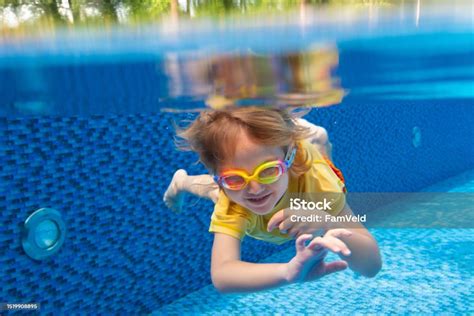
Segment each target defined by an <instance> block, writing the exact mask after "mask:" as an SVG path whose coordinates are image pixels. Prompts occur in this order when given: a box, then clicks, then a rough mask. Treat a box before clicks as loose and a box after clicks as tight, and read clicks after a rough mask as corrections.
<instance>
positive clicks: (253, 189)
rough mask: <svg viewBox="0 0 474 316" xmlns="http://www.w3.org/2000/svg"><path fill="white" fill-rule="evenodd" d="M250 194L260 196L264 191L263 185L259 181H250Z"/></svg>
mask: <svg viewBox="0 0 474 316" xmlns="http://www.w3.org/2000/svg"><path fill="white" fill-rule="evenodd" d="M247 190H248V192H249V193H251V194H259V193H260V192H262V191H263V190H264V188H263V185H262V184H261V183H259V182H257V181H254V180H250V182H249V184H248V189H247Z"/></svg>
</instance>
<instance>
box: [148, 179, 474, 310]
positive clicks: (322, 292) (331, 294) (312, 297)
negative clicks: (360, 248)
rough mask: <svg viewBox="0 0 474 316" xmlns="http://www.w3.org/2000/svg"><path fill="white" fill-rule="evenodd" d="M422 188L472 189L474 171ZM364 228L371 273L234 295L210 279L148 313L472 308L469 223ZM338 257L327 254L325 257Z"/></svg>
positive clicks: (473, 255) (284, 257) (281, 258)
mask: <svg viewBox="0 0 474 316" xmlns="http://www.w3.org/2000/svg"><path fill="white" fill-rule="evenodd" d="M424 191H437V192H474V170H471V171H468V172H465V173H463V174H461V175H459V176H456V177H454V178H451V179H448V180H446V181H443V182H441V183H438V184H435V185H433V186H431V187H430V188H427V189H425V190H424ZM411 211H412V210H411ZM471 227H472V226H471ZM370 231H371V233H372V234H373V235H374V237H375V238H376V239H377V241H378V243H379V247H380V250H381V253H382V259H383V264H384V265H383V268H382V270H381V271H380V272H379V274H378V275H377V276H376V277H375V278H372V279H368V278H365V277H362V276H360V275H357V274H355V273H354V272H352V271H350V270H345V271H343V272H339V273H334V274H331V275H328V276H326V277H324V278H322V279H319V280H316V281H313V282H308V283H300V284H293V285H290V286H286V287H281V288H277V289H273V290H267V291H263V292H257V293H252V294H238V295H237V294H232V295H229V294H227V295H221V294H219V293H217V292H216V290H215V289H214V288H213V286H212V285H209V286H207V287H204V288H202V289H201V290H199V291H196V292H194V293H191V294H189V295H187V296H185V297H183V298H181V299H179V300H176V301H175V302H173V303H172V304H169V305H166V306H163V307H162V308H161V309H159V310H156V311H154V312H153V315H163V314H166V315H174V314H179V315H183V314H200V315H235V314H240V315H249V314H257V315H270V314H271V315H274V314H281V315H291V314H331V315H332V314H334V315H335V314H338V315H339V314H343V315H346V314H367V313H371V314H380V313H430V314H431V313H449V314H456V315H458V314H471V315H472V314H473V313H474V295H473V293H474V250H473V249H474V228H470V227H469V228H428V229H418V228H374V229H370ZM293 255H294V247H290V248H288V249H287V250H285V251H283V252H280V253H277V254H274V255H272V256H270V257H268V258H266V259H265V260H264V261H263V262H285V261H288V260H290V259H291V258H292V257H293ZM336 259H337V257H336V256H335V255H332V254H330V255H329V256H328V258H327V261H333V260H336ZM207 273H208V272H207Z"/></svg>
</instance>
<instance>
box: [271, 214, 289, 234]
mask: <svg viewBox="0 0 474 316" xmlns="http://www.w3.org/2000/svg"><path fill="white" fill-rule="evenodd" d="M284 220H285V212H284V210H281V211H278V212H277V213H275V215H273V216H272V218H270V220H269V221H268V225H267V231H268V232H271V231H272V230H274V229H275V227H277V226H278V225H280V223H281V222H283V221H284Z"/></svg>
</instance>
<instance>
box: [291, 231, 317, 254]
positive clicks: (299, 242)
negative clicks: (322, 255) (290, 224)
mask: <svg viewBox="0 0 474 316" xmlns="http://www.w3.org/2000/svg"><path fill="white" fill-rule="evenodd" d="M312 238H313V235H311V234H304V235H301V236H300V237H298V238H297V239H296V242H295V245H296V251H298V252H299V251H303V250H304V248H305V243H306V242H307V241H308V240H311V239H312Z"/></svg>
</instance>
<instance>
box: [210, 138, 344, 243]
mask: <svg viewBox="0 0 474 316" xmlns="http://www.w3.org/2000/svg"><path fill="white" fill-rule="evenodd" d="M301 144H302V147H303V148H304V149H306V150H307V151H308V153H309V157H311V159H312V162H311V168H310V169H309V170H308V171H307V172H306V173H304V174H303V175H301V176H299V177H292V176H291V175H290V179H289V182H288V190H287V191H286V192H285V194H284V195H283V197H282V198H281V199H280V201H279V202H278V203H277V205H276V206H275V207H274V208H273V209H272V211H271V212H270V213H269V214H266V215H257V214H255V213H253V212H252V211H250V210H248V209H246V208H244V207H243V206H241V205H239V204H237V203H235V202H233V201H231V200H230V199H229V198H228V197H227V196H226V194H225V193H224V191H223V190H221V191H220V192H219V199H218V201H217V203H216V205H215V207H214V213H213V214H212V217H211V224H210V227H209V231H210V232H214V233H223V234H227V235H230V236H233V237H235V238H238V239H240V240H242V239H243V238H244V236H245V235H249V236H251V237H253V238H256V239H260V240H264V241H268V242H272V243H275V244H283V243H285V242H287V241H288V240H291V239H292V238H291V237H289V236H288V235H287V234H281V233H280V231H279V230H278V229H274V230H273V231H272V232H267V224H268V221H269V220H270V218H272V216H273V215H274V214H275V213H276V212H278V211H280V210H282V209H285V208H288V207H289V205H290V196H291V197H293V198H295V197H296V196H298V195H299V196H303V195H304V199H305V200H307V201H308V200H318V199H320V197H321V195H320V194H319V195H317V193H318V192H319V193H321V192H334V193H340V194H337V195H332V196H336V197H337V198H336V199H335V200H334V199H333V201H332V204H331V212H329V213H330V214H331V215H333V216H336V215H337V214H339V212H340V211H341V210H342V209H343V207H344V205H345V203H346V199H345V195H344V194H342V192H343V189H344V183H343V182H342V181H341V180H340V179H339V178H338V177H337V175H336V174H335V173H334V171H333V170H332V169H331V167H330V166H329V165H328V164H327V163H326V162H325V161H324V159H323V157H322V155H321V153H320V152H319V151H318V150H317V148H316V146H314V145H313V144H311V143H310V142H308V141H302V142H301ZM312 195H313V196H314V197H315V198H314V199H313V198H311V196H312ZM316 196H317V197H316Z"/></svg>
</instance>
